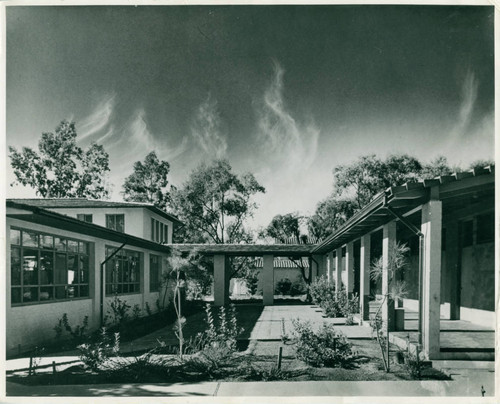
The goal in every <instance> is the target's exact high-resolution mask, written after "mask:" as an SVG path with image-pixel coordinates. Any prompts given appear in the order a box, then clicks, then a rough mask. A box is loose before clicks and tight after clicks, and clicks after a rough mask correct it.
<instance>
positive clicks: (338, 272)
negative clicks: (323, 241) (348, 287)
mask: <svg viewBox="0 0 500 404" xmlns="http://www.w3.org/2000/svg"><path fill="white" fill-rule="evenodd" d="M340 289H342V247H340V248H337V250H336V255H335V292H340Z"/></svg>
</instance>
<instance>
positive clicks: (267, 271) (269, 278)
mask: <svg viewBox="0 0 500 404" xmlns="http://www.w3.org/2000/svg"><path fill="white" fill-rule="evenodd" d="M262 258H263V265H262V303H263V304H264V306H272V305H273V303H274V255H272V254H265V255H264V256H263V257H262Z"/></svg>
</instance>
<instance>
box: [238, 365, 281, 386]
mask: <svg viewBox="0 0 500 404" xmlns="http://www.w3.org/2000/svg"><path fill="white" fill-rule="evenodd" d="M238 370H239V373H240V377H241V378H242V379H244V380H252V381H263V382H272V381H278V380H287V379H288V378H289V375H288V373H287V372H284V371H282V370H281V369H279V368H278V367H277V366H272V367H271V368H263V367H257V366H255V365H252V364H251V363H246V364H245V365H244V366H240V367H239V369H238Z"/></svg>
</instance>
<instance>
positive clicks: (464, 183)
mask: <svg viewBox="0 0 500 404" xmlns="http://www.w3.org/2000/svg"><path fill="white" fill-rule="evenodd" d="M494 187H495V166H494V165H491V166H488V167H485V168H480V169H474V170H471V171H467V172H460V173H455V174H453V175H445V176H440V177H436V178H434V179H430V180H423V181H418V182H408V183H406V184H404V185H400V186H394V187H390V188H388V189H387V190H385V191H384V192H381V193H379V194H378V195H376V196H375V197H374V198H373V199H372V201H371V202H370V203H368V204H367V205H366V206H365V207H364V208H363V209H361V210H359V211H358V212H357V213H356V214H355V215H354V216H352V217H351V218H350V219H349V220H348V221H347V222H346V223H344V224H343V225H342V226H340V227H339V228H338V229H337V230H335V231H334V232H333V233H332V234H331V235H330V236H329V237H327V238H326V239H325V240H324V241H323V242H321V243H319V244H317V245H316V246H314V248H313V249H312V253H315V254H324V253H327V252H329V251H332V250H334V249H336V248H339V247H341V246H343V245H344V244H346V243H348V242H350V241H352V240H355V239H358V238H360V237H361V236H363V235H365V234H368V233H370V232H371V231H373V230H375V229H377V228H379V227H380V226H382V225H384V224H386V223H388V222H390V221H391V220H394V219H395V217H394V215H393V214H392V213H391V210H392V211H394V212H396V213H397V214H399V215H404V214H405V213H406V212H409V211H411V210H412V209H415V208H418V207H419V206H422V205H423V204H424V203H426V202H428V201H429V200H430V198H431V188H434V189H435V190H436V191H437V192H436V193H435V195H433V198H436V199H439V200H441V201H447V203H448V201H452V200H455V201H458V204H460V203H461V202H462V203H463V202H464V201H466V200H467V198H469V197H470V196H471V195H474V194H475V195H476V196H478V197H482V196H484V195H489V194H493V193H494Z"/></svg>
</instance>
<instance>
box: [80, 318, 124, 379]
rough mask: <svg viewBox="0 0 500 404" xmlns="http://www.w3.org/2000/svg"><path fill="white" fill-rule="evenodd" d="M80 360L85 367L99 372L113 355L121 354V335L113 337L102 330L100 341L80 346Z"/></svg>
mask: <svg viewBox="0 0 500 404" xmlns="http://www.w3.org/2000/svg"><path fill="white" fill-rule="evenodd" d="M78 351H79V352H80V360H81V361H82V362H83V363H84V365H85V366H87V367H88V368H90V369H91V370H93V371H97V370H98V369H99V366H100V365H102V364H103V363H104V361H105V360H106V359H108V358H109V356H111V355H118V353H119V352H120V333H118V332H117V333H114V334H113V337H111V336H110V335H109V334H108V333H107V332H106V328H104V327H103V328H101V330H100V333H99V338H98V341H97V342H95V343H92V344H81V345H79V346H78Z"/></svg>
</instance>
